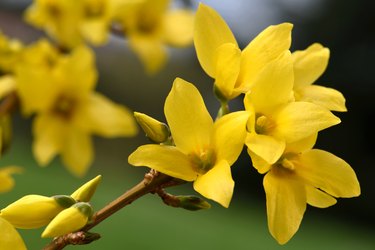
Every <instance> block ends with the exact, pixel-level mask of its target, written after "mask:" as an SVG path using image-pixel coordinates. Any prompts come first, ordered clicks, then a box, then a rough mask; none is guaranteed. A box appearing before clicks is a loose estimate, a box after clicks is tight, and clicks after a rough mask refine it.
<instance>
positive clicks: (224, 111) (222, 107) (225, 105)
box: [216, 101, 230, 120]
mask: <svg viewBox="0 0 375 250" xmlns="http://www.w3.org/2000/svg"><path fill="white" fill-rule="evenodd" d="M229 112H230V110H229V106H228V102H227V101H225V102H224V101H221V102H220V109H219V111H218V112H217V116H216V120H217V119H219V118H221V117H222V116H224V115H226V114H228V113H229Z"/></svg>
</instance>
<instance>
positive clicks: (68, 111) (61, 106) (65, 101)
mask: <svg viewBox="0 0 375 250" xmlns="http://www.w3.org/2000/svg"><path fill="white" fill-rule="evenodd" d="M75 103H76V101H75V100H74V99H73V98H71V97H67V96H64V95H61V96H60V97H58V98H57V101H56V102H55V105H54V106H53V113H55V114H57V115H58V116H60V117H63V118H64V119H69V118H70V117H71V115H72V113H73V110H74V106H75Z"/></svg>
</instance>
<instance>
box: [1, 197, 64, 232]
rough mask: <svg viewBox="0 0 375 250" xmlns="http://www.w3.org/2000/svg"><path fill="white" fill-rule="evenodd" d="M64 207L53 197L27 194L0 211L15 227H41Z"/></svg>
mask: <svg viewBox="0 0 375 250" xmlns="http://www.w3.org/2000/svg"><path fill="white" fill-rule="evenodd" d="M63 209H64V207H63V206H61V205H60V203H59V202H58V201H57V200H56V199H55V198H53V197H46V196H41V195H35V194H32V195H26V196H24V197H22V198H21V199H19V200H17V201H15V202H13V203H12V204H10V205H8V206H7V207H6V208H4V209H2V210H1V211H0V216H1V217H2V218H4V219H6V220H7V221H9V222H10V223H11V224H12V225H13V226H14V227H16V228H22V229H31V228H39V227H42V226H45V225H47V224H48V223H49V222H50V221H51V220H52V219H53V218H54V217H55V216H56V215H57V214H58V213H60V212H61V211H62V210H63Z"/></svg>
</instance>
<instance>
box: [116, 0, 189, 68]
mask: <svg viewBox="0 0 375 250" xmlns="http://www.w3.org/2000/svg"><path fill="white" fill-rule="evenodd" d="M169 4H170V0H144V1H138V2H136V3H133V4H131V5H127V6H126V8H125V9H124V10H123V11H121V12H120V11H118V15H117V17H116V18H117V19H118V22H119V23H120V24H121V25H122V29H123V32H124V34H125V36H126V37H127V38H128V39H129V45H130V47H131V48H132V49H133V50H134V52H135V53H136V54H137V55H138V56H139V58H140V59H141V61H142V62H143V64H144V65H145V67H146V70H147V72H148V73H155V72H157V71H158V70H160V69H161V68H162V67H163V66H164V64H165V62H166V60H167V51H166V48H165V45H170V46H175V47H185V46H188V45H190V44H191V43H192V41H193V17H194V15H193V12H192V11H190V10H185V9H178V10H168V6H169Z"/></svg>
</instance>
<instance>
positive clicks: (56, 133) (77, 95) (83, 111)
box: [16, 47, 137, 176]
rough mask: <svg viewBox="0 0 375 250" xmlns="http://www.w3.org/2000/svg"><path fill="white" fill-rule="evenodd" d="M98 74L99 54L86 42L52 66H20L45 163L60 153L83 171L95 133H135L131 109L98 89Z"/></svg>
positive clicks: (37, 151) (23, 97)
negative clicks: (94, 52) (95, 60)
mask: <svg viewBox="0 0 375 250" xmlns="http://www.w3.org/2000/svg"><path fill="white" fill-rule="evenodd" d="M36 51H37V50H35V52H36ZM96 79H97V73H96V71H95V68H94V56H93V53H92V51H91V50H90V49H89V48H87V47H77V48H76V49H75V50H74V51H73V52H72V54H68V55H59V56H58V58H57V59H55V60H52V61H51V62H50V64H49V66H48V65H46V66H45V67H41V66H40V65H39V63H26V62H24V63H23V64H22V65H20V67H18V68H17V72H16V85H17V92H18V94H19V97H20V101H21V106H22V108H23V110H24V111H25V112H26V113H32V112H34V113H36V117H35V120H34V123H33V134H34V137H35V140H34V142H33V152H34V155H35V157H36V159H37V161H38V163H39V164H40V165H43V166H44V165H47V164H48V163H49V162H50V161H51V160H52V159H53V158H54V156H56V155H57V154H61V156H62V160H63V162H64V164H65V165H66V166H67V167H68V169H69V170H70V171H71V172H72V173H73V174H75V175H77V176H82V175H84V174H85V173H86V171H87V169H88V167H89V165H90V163H91V162H92V160H93V149H92V141H91V134H96V135H100V136H105V137H115V136H133V135H135V134H136V132H137V128H136V125H135V122H134V119H133V117H132V115H131V112H129V110H128V109H127V108H125V107H124V106H121V105H118V104H115V103H113V102H111V101H110V100H109V99H108V98H106V97H104V96H103V95H101V94H99V93H96V92H94V91H93V89H94V87H95V84H96Z"/></svg>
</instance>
